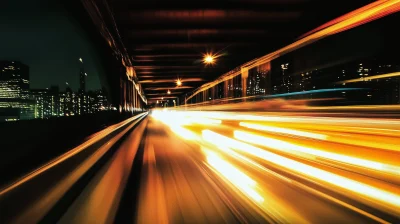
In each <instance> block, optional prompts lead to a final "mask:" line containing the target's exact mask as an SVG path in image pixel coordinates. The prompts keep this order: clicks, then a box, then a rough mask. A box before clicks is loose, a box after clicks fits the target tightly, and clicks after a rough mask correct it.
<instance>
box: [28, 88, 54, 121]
mask: <svg viewBox="0 0 400 224" xmlns="http://www.w3.org/2000/svg"><path fill="white" fill-rule="evenodd" d="M31 94H32V96H33V97H34V98H35V100H36V112H35V118H40V119H45V118H50V117H58V116H60V97H59V89H58V86H51V87H50V88H46V89H32V90H31Z"/></svg>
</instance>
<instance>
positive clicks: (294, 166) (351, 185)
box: [202, 130, 400, 213]
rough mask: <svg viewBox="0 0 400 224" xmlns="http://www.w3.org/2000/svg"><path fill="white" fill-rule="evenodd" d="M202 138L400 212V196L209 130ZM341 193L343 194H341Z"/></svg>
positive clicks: (203, 133)
mask: <svg viewBox="0 0 400 224" xmlns="http://www.w3.org/2000/svg"><path fill="white" fill-rule="evenodd" d="M202 136H203V138H204V139H205V140H206V141H207V142H209V143H212V144H214V145H216V146H217V147H228V148H233V149H236V150H239V151H241V152H243V153H246V154H250V155H252V156H255V157H258V158H261V159H263V160H265V161H268V162H270V163H273V164H276V165H278V166H280V167H282V168H283V169H289V170H291V171H293V172H295V173H300V174H302V175H305V176H307V177H311V178H313V179H315V180H318V181H322V182H325V183H327V184H329V185H332V186H335V187H337V188H339V189H343V190H347V191H350V192H352V193H353V194H355V195H360V196H362V197H363V198H366V199H368V200H369V201H374V202H375V203H377V204H378V205H380V206H384V207H385V208H386V209H387V210H390V211H392V212H394V213H399V212H398V211H400V195H399V194H396V193H392V192H388V191H385V190H382V189H379V188H376V187H373V186H370V185H367V184H365V183H361V182H358V181H355V180H352V179H349V178H346V177H342V176H340V175H337V174H334V173H331V172H328V171H325V170H321V169H319V168H315V167H312V166H310V165H306V164H303V163H300V162H297V161H295V160H292V159H288V158H285V157H283V156H280V155H277V154H274V153H271V152H268V151H265V150H262V149H260V148H258V147H255V146H251V145H249V144H246V143H243V142H240V141H237V140H235V139H232V138H228V137H225V136H223V135H220V134H217V133H215V132H213V131H210V130H204V131H202ZM342 193H343V192H342Z"/></svg>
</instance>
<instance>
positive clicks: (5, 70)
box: [0, 61, 29, 99]
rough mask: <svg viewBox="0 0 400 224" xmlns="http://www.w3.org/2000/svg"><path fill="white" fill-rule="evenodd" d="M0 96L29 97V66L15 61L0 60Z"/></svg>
mask: <svg viewBox="0 0 400 224" xmlns="http://www.w3.org/2000/svg"><path fill="white" fill-rule="evenodd" d="M0 98H3V99H4V98H9V99H27V98H29V67H28V66H27V65H24V64H22V63H21V62H17V61H0Z"/></svg>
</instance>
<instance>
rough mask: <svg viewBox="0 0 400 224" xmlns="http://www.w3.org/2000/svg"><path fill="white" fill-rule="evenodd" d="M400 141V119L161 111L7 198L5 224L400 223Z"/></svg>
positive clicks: (2, 199)
mask: <svg viewBox="0 0 400 224" xmlns="http://www.w3.org/2000/svg"><path fill="white" fill-rule="evenodd" d="M399 135H400V120H398V119H390V118H377V117H366V116H362V117H360V115H358V116H356V114H339V113H335V114H333V113H330V114H329V113H318V114H309V113H304V114H299V113H289V112H287V113H265V112H257V113H255V112H253V113H249V112H204V111H202V112H196V111H163V110H157V111H153V112H152V113H150V114H149V115H147V116H146V114H142V115H138V116H136V117H135V118H132V119H129V120H127V121H124V122H121V123H120V124H116V125H114V126H111V127H109V128H107V129H105V130H104V131H101V132H99V133H96V134H94V135H93V136H91V138H90V139H89V140H88V142H85V143H84V144H83V145H81V146H78V147H77V148H75V149H73V150H71V151H70V152H69V153H67V154H65V155H63V156H61V157H59V158H56V159H55V160H54V161H52V162H50V163H48V164H46V165H45V166H43V167H41V168H40V169H38V170H36V171H35V172H32V173H31V174H29V175H27V176H25V177H24V178H22V179H21V180H19V181H17V182H15V183H14V184H12V185H10V186H9V187H8V188H6V189H2V190H0V205H2V206H4V205H7V206H4V207H2V209H3V211H7V212H8V214H11V215H10V217H6V219H4V220H5V222H4V223H26V221H27V220H30V221H31V222H39V221H41V222H51V223H53V222H59V223H238V222H240V223H265V222H269V223H398V222H400V212H399V211H400V157H399V154H400V141H399ZM87 147H88V148H87ZM57 173H62V175H57ZM87 173H90V175H88V174H87ZM80 175H81V176H80ZM21 200H25V202H26V203H25V204H22V205H21V203H18V202H17V201H21ZM10 202H12V203H10ZM7 203H8V204H7ZM4 214H5V213H4ZM4 214H3V215H4ZM1 217H2V216H1V214H0V218H1ZM0 220H2V219H0Z"/></svg>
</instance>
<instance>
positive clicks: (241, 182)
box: [204, 150, 264, 203]
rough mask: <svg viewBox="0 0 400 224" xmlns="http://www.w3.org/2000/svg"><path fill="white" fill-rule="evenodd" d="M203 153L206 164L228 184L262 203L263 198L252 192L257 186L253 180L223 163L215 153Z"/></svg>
mask: <svg viewBox="0 0 400 224" xmlns="http://www.w3.org/2000/svg"><path fill="white" fill-rule="evenodd" d="M204 152H205V154H206V155H207V162H208V163H209V164H210V165H211V166H212V167H214V168H215V169H216V170H217V171H218V172H219V173H221V174H222V175H223V176H224V177H225V178H226V179H228V180H229V182H231V183H232V184H234V185H235V186H236V187H238V188H239V189H241V190H242V191H243V192H244V193H245V194H246V195H248V196H250V197H251V198H252V199H253V200H255V201H256V202H258V203H261V202H263V201H264V198H263V197H262V196H261V195H260V194H258V193H257V192H256V191H255V190H254V187H255V186H256V184H257V183H256V182H255V181H254V180H252V179H251V178H250V177H248V176H247V175H246V174H244V173H242V172H241V171H240V170H238V169H237V168H235V167H234V166H232V165H231V164H229V163H227V162H225V161H224V160H223V159H221V157H219V156H218V155H217V154H216V153H214V152H211V151H208V150H207V151H204Z"/></svg>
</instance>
